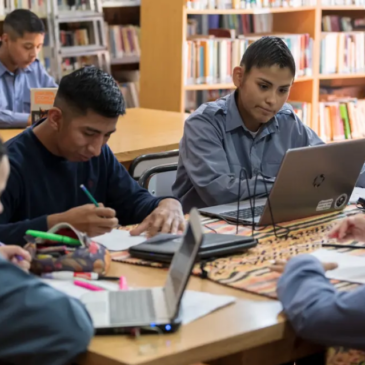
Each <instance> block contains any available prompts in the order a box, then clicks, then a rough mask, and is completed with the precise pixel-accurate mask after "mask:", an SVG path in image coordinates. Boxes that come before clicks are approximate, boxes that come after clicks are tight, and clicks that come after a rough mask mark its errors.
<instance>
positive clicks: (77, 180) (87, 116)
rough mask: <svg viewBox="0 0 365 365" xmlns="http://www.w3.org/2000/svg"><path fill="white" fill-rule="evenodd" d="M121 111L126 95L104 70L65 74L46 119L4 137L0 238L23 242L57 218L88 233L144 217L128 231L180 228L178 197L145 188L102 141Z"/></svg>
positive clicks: (98, 231) (92, 234) (122, 112)
mask: <svg viewBox="0 0 365 365" xmlns="http://www.w3.org/2000/svg"><path fill="white" fill-rule="evenodd" d="M124 113H125V105H124V100H123V96H122V94H121V92H120V90H119V87H118V85H117V83H116V82H115V81H114V79H113V78H112V76H110V75H108V74H107V73H105V72H103V71H101V70H99V69H97V68H96V67H84V68H82V69H79V70H77V71H75V72H73V73H71V74H69V75H67V76H65V77H63V78H62V80H61V83H60V86H59V88H58V92H57V95H56V99H55V102H54V107H52V108H51V109H50V110H49V112H48V116H47V119H45V120H42V121H40V122H39V123H38V124H36V125H35V126H34V127H33V128H28V129H27V130H25V131H24V132H22V133H21V134H19V135H18V136H16V137H15V138H13V139H11V140H10V141H8V142H7V148H8V155H9V160H10V165H11V169H12V173H11V176H10V179H9V184H8V187H7V188H6V190H5V192H4V194H3V196H2V198H1V200H2V203H3V205H4V206H5V212H4V213H3V214H2V215H0V241H2V242H4V243H6V244H24V243H25V242H24V239H23V236H24V234H25V232H26V230H28V229H34V230H40V231H46V230H48V229H50V228H51V227H53V226H55V225H56V224H58V223H61V222H67V223H69V224H71V225H73V226H74V227H75V228H76V229H78V230H80V231H82V232H86V233H88V234H89V236H91V237H93V236H98V235H101V234H104V233H106V232H110V231H111V230H112V229H113V228H115V227H117V225H118V223H120V224H121V225H129V224H136V223H141V222H142V223H141V224H140V225H139V226H138V227H137V228H136V229H134V230H133V231H131V234H132V235H138V234H140V233H142V232H144V231H147V233H148V234H149V235H155V234H156V233H158V232H159V231H161V232H164V233H168V232H172V233H176V232H177V231H178V230H183V229H184V217H183V214H182V208H181V204H180V203H179V201H178V200H176V199H175V198H165V199H164V198H155V197H153V196H152V195H151V194H150V193H149V192H148V191H147V190H145V189H142V188H141V187H140V186H139V185H138V183H137V182H136V181H134V180H133V179H132V177H131V176H130V175H129V174H128V172H127V171H126V170H125V168H124V167H123V166H122V165H121V164H120V163H119V162H118V161H117V160H116V158H115V157H114V155H113V153H112V151H111V150H110V148H109V147H108V145H107V144H106V143H107V142H108V139H109V137H110V136H111V134H112V133H114V132H115V129H116V124H117V121H118V118H119V116H120V115H123V114H124ZM81 184H83V185H84V186H85V187H86V188H87V189H88V190H89V191H90V192H91V194H92V195H93V196H94V197H95V199H96V201H97V202H100V206H99V207H96V206H95V205H94V204H90V200H89V199H88V197H87V196H86V195H85V193H84V192H83V191H82V190H81V188H80V185H81ZM118 221H119V222H118Z"/></svg>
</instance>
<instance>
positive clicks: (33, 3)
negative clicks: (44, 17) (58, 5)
mask: <svg viewBox="0 0 365 365" xmlns="http://www.w3.org/2000/svg"><path fill="white" fill-rule="evenodd" d="M0 3H2V5H1V10H2V6H3V4H4V1H0ZM14 5H15V9H30V10H32V11H33V12H35V13H36V14H46V9H47V8H46V7H47V0H15V1H14Z"/></svg>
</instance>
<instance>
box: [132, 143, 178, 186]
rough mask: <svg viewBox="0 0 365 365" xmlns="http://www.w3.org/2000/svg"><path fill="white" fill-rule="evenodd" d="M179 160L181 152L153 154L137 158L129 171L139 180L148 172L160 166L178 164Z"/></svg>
mask: <svg viewBox="0 0 365 365" xmlns="http://www.w3.org/2000/svg"><path fill="white" fill-rule="evenodd" d="M178 160H179V150H173V151H167V152H160V153H151V154H148V155H142V156H138V157H137V158H135V159H134V160H133V161H132V163H131V165H130V167H129V170H128V171H129V174H130V175H131V176H132V177H133V178H134V179H136V180H138V179H139V178H140V177H141V176H142V174H143V173H144V172H145V171H146V170H148V169H151V168H152V167H155V166H159V165H166V164H173V163H177V162H178Z"/></svg>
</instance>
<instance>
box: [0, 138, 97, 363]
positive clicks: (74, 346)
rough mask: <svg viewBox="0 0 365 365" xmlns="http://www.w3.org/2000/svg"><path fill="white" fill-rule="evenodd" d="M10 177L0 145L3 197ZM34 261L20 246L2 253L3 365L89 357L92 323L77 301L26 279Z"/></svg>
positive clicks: (0, 350) (0, 338) (31, 278)
mask: <svg viewBox="0 0 365 365" xmlns="http://www.w3.org/2000/svg"><path fill="white" fill-rule="evenodd" d="M9 171H10V166H9V161H8V158H7V157H6V155H5V150H4V146H3V144H2V142H1V141H0V194H1V193H2V192H3V190H4V189H5V186H6V182H7V180H8V176H9ZM2 211H3V206H2V205H0V213H1V212H2ZM19 256H20V257H21V258H22V260H20V259H19ZM30 261H31V257H30V254H29V253H28V252H27V251H25V250H23V249H22V248H21V247H19V246H1V247H0V273H1V274H0V303H1V308H0V327H1V331H0V363H2V364H4V363H6V364H14V365H22V364H24V365H25V364H26V365H65V364H67V363H69V361H71V360H73V359H74V358H75V357H76V356H77V355H79V354H81V353H83V352H85V351H86V349H87V346H88V344H89V342H90V340H91V338H92V336H93V333H94V329H93V325H92V321H91V318H90V317H89V315H88V313H87V311H86V309H85V308H84V306H83V305H82V304H81V303H80V302H79V301H78V300H76V299H74V298H71V297H68V296H66V295H65V294H63V293H62V292H60V291H58V290H55V289H53V288H52V287H50V286H48V285H46V284H44V283H42V282H41V281H40V280H39V279H37V278H36V277H35V276H33V275H30V274H28V272H27V271H28V270H29V267H30Z"/></svg>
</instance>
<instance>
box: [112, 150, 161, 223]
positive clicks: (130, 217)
mask: <svg viewBox="0 0 365 365" xmlns="http://www.w3.org/2000/svg"><path fill="white" fill-rule="evenodd" d="M106 158H107V163H108V196H107V202H106V206H108V207H110V208H113V209H115V211H116V212H117V218H118V219H119V223H120V224H121V225H128V224H136V223H141V222H142V221H143V220H144V219H145V218H146V217H147V216H148V215H149V214H151V213H152V211H153V210H154V209H155V208H156V207H157V205H158V204H159V203H160V201H161V200H162V199H163V198H155V197H154V196H152V195H151V194H150V193H149V192H148V191H147V190H146V189H143V188H141V187H140V186H139V185H138V183H137V182H136V181H135V180H134V179H133V178H132V177H131V176H130V175H129V173H128V172H127V170H126V169H125V168H124V166H123V165H122V164H120V163H119V162H118V160H117V159H116V158H115V156H114V155H113V153H112V151H111V150H110V148H109V147H108V146H106Z"/></svg>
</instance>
